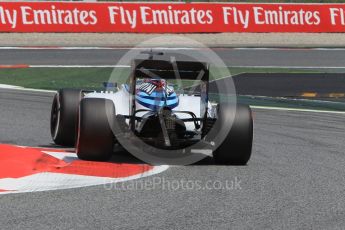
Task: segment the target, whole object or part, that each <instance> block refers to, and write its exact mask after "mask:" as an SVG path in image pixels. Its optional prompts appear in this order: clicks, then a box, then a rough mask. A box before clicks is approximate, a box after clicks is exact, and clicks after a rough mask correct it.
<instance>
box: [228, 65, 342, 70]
mask: <svg viewBox="0 0 345 230" xmlns="http://www.w3.org/2000/svg"><path fill="white" fill-rule="evenodd" d="M227 67H228V68H253V69H255V68H257V69H260V68H261V69H270V68H272V69H345V67H344V66H275V65H270V66H260V65H253V66H249V65H248V66H246V65H244V66H227Z"/></svg>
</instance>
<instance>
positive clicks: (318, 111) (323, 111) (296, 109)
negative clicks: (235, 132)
mask: <svg viewBox="0 0 345 230" xmlns="http://www.w3.org/2000/svg"><path fill="white" fill-rule="evenodd" d="M250 107H251V108H253V109H265V110H280V111H296V112H311V113H330V114H345V111H330V110H314V109H299V108H283V107H270V106H255V105H251V106H250Z"/></svg>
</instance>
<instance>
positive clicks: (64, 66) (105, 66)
mask: <svg viewBox="0 0 345 230" xmlns="http://www.w3.org/2000/svg"><path fill="white" fill-rule="evenodd" d="M129 67H131V66H130V65H28V68H129Z"/></svg>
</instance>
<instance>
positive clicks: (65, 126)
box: [50, 89, 81, 146]
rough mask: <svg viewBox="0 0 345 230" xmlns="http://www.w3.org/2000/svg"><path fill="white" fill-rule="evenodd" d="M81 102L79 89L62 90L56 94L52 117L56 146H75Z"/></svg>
mask: <svg viewBox="0 0 345 230" xmlns="http://www.w3.org/2000/svg"><path fill="white" fill-rule="evenodd" d="M80 100H81V90H79V89H61V90H59V91H58V92H57V94H55V96H54V99H53V104H52V108H51V115H50V133H51V136H52V139H53V141H54V142H55V144H57V145H62V146H74V145H75V140H76V136H77V131H76V130H77V127H76V125H77V119H78V106H79V102H80Z"/></svg>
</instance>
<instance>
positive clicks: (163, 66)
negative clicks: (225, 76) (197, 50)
mask: <svg viewBox="0 0 345 230" xmlns="http://www.w3.org/2000/svg"><path fill="white" fill-rule="evenodd" d="M132 68H133V69H132V74H133V75H134V77H136V78H137V77H140V78H163V79H179V78H180V79H182V80H200V81H207V82H208V81H209V66H208V64H207V63H203V62H193V61H165V60H148V59H145V60H140V59H135V60H133V63H132Z"/></svg>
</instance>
